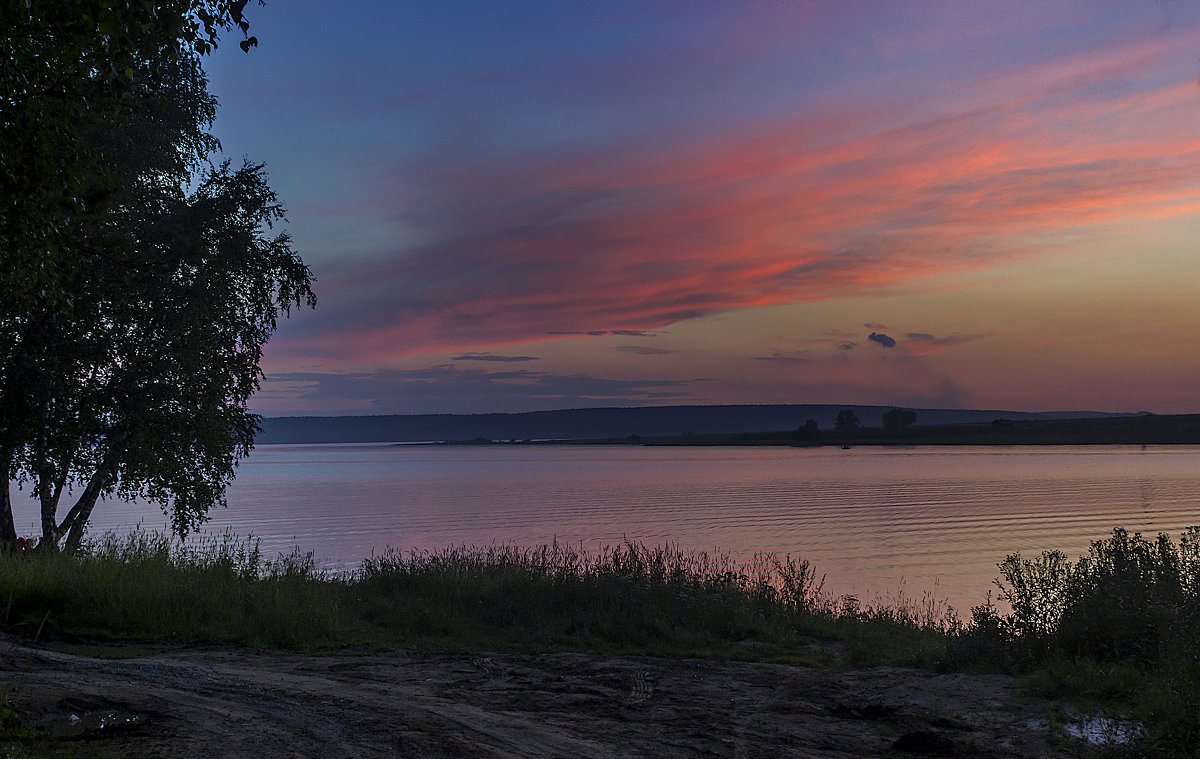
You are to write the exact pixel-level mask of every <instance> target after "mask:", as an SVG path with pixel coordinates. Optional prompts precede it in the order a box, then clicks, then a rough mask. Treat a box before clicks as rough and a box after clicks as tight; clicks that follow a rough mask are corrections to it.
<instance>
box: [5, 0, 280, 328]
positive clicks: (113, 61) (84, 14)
mask: <svg viewBox="0 0 1200 759" xmlns="http://www.w3.org/2000/svg"><path fill="white" fill-rule="evenodd" d="M246 4H247V0H232V1H231V0H175V1H173V2H172V1H170V0H124V2H120V3H110V2H103V1H102V0H37V2H20V0H15V1H14V2H8V3H0V47H2V48H3V49H4V51H3V52H4V54H2V55H0V252H2V255H0V288H2V290H3V292H4V293H5V296H4V297H5V298H6V300H10V301H17V302H18V303H19V304H20V305H23V306H28V305H29V304H30V303H31V302H36V301H39V300H45V299H47V298H49V299H60V298H62V297H65V292H64V291H65V287H66V285H65V281H64V280H65V278H66V277H67V276H69V275H70V272H69V271H64V270H63V267H62V265H61V264H62V260H61V259H62V256H63V254H64V251H66V250H68V249H69V246H67V245H65V244H64V242H65V238H68V237H69V236H70V235H71V232H72V231H73V230H72V227H73V226H74V224H75V222H76V220H77V218H78V216H79V215H81V214H83V213H86V212H87V209H88V200H89V198H88V195H87V189H88V188H89V187H91V188H93V189H94V185H95V184H96V179H97V177H98V176H99V175H98V174H97V173H95V172H94V171H93V169H94V167H95V165H97V164H96V161H100V162H102V161H103V159H104V155H103V152H102V149H103V148H102V146H101V145H98V144H95V143H89V142H88V141H87V140H85V139H84V135H85V134H86V133H87V132H89V131H93V130H95V129H112V128H113V127H114V126H115V124H116V123H117V122H119V121H120V120H122V119H123V117H124V116H125V110H124V109H125V107H126V104H125V103H124V102H123V101H124V97H123V96H124V94H125V93H126V92H127V90H128V87H129V84H130V83H131V82H132V81H133V80H135V79H136V78H139V77H141V78H147V77H149V78H159V77H162V76H163V75H164V73H165V72H166V71H167V70H169V68H170V67H172V66H176V65H178V64H180V63H181V62H186V61H189V60H191V61H194V60H195V59H196V58H197V56H199V55H202V54H205V53H208V52H209V51H211V50H212V49H214V48H215V46H216V45H217V44H218V42H219V40H220V35H221V34H222V33H224V32H226V31H229V30H232V29H234V28H238V29H240V30H241V32H242V34H243V35H245V34H247V33H248V31H249V22H248V21H247V20H246V17H245V14H244V11H245V7H246ZM251 42H253V44H257V40H256V39H255V38H253V37H248V38H247V39H245V40H243V43H244V47H243V49H247V50H248V49H249V45H250V43H251ZM89 153H90V155H89ZM81 159H82V160H81Z"/></svg>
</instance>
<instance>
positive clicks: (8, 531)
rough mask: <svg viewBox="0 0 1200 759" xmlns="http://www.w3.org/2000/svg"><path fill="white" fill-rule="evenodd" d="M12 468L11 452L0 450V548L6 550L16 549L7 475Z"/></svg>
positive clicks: (15, 531)
mask: <svg viewBox="0 0 1200 759" xmlns="http://www.w3.org/2000/svg"><path fill="white" fill-rule="evenodd" d="M11 467H12V452H11V451H9V450H7V449H4V450H0V473H3V475H4V477H3V479H4V482H3V484H2V485H0V547H3V548H6V549H8V550H12V549H15V548H16V547H17V527H16V523H15V522H13V513H12V499H11V498H10V497H9V492H8V473H9V470H10V468H11Z"/></svg>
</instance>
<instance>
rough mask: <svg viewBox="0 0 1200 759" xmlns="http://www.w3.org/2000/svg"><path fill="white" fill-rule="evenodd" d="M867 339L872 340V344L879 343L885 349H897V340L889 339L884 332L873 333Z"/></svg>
mask: <svg viewBox="0 0 1200 759" xmlns="http://www.w3.org/2000/svg"><path fill="white" fill-rule="evenodd" d="M867 339H868V340H870V341H871V342H874V343H879V344H880V345H882V346H883V347H884V348H895V347H896V338H894V337H889V336H888V335H885V334H883V333H882V332H872V333H871V334H869V335H867Z"/></svg>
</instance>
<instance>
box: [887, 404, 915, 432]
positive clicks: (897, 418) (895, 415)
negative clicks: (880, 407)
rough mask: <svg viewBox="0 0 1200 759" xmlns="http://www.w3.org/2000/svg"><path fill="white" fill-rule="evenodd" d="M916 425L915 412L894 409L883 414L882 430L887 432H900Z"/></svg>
mask: <svg viewBox="0 0 1200 759" xmlns="http://www.w3.org/2000/svg"><path fill="white" fill-rule="evenodd" d="M916 423H917V412H915V411H909V410H908V409H899V408H894V409H892V410H891V411H885V412H884V413H883V428H884V429H885V430H887V431H888V432H902V431H904V430H905V429H907V428H908V427H911V426H912V425H914V424H916Z"/></svg>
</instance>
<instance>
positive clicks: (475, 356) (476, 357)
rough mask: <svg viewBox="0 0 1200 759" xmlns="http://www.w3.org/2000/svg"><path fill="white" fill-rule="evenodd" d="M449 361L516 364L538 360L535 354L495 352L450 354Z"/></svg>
mask: <svg viewBox="0 0 1200 759" xmlns="http://www.w3.org/2000/svg"><path fill="white" fill-rule="evenodd" d="M450 360H451V361H494V362H498V363H502V364H516V363H523V362H525V361H538V360H540V359H539V358H538V357H537V356H501V355H497V354H495V353H464V354H462V355H460V356H452V357H451V358H450Z"/></svg>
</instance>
